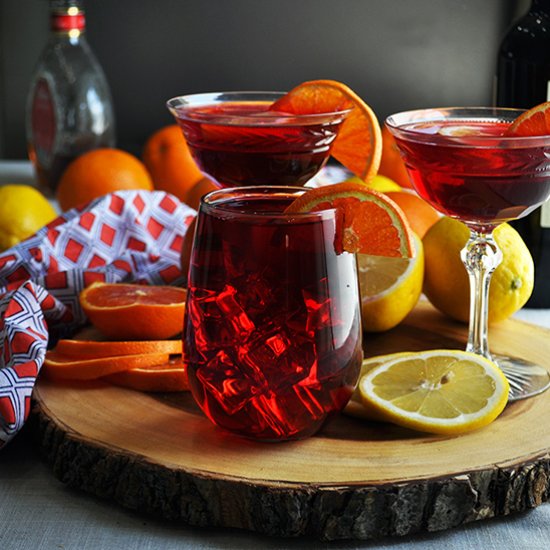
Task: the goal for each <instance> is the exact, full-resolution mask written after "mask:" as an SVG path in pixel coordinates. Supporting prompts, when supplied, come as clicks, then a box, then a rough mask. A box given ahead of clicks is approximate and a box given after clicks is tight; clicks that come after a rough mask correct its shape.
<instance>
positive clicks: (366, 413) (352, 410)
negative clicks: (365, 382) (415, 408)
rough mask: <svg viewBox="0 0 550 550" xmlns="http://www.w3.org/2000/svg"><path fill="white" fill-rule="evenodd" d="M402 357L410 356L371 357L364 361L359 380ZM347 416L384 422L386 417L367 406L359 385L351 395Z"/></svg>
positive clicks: (346, 409) (397, 354)
mask: <svg viewBox="0 0 550 550" xmlns="http://www.w3.org/2000/svg"><path fill="white" fill-rule="evenodd" d="M402 355H408V354H407V353H389V354H387V355H376V356H374V357H369V358H368V359H363V363H362V364H361V372H360V373H359V380H361V378H362V377H363V376H364V375H365V374H367V373H368V372H370V371H371V370H372V369H374V368H375V367H378V366H380V365H382V364H383V363H387V362H388V361H392V360H393V359H395V358H397V357H400V356H402ZM343 412H344V413H345V414H349V415H350V416H355V417H357V418H363V419H365V420H376V421H381V422H384V421H385V418H384V415H381V414H380V413H379V412H378V411H377V410H376V409H373V408H372V407H370V406H367V405H365V403H364V402H363V400H362V398H361V392H360V391H359V384H357V386H356V387H355V391H354V392H353V393H352V394H351V397H350V400H349V401H348V404H347V405H346V407H345V408H344V411H343Z"/></svg>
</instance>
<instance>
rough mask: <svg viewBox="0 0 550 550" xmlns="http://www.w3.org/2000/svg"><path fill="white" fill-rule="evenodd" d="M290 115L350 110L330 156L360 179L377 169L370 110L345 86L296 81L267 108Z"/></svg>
mask: <svg viewBox="0 0 550 550" xmlns="http://www.w3.org/2000/svg"><path fill="white" fill-rule="evenodd" d="M270 109H271V110H274V111H281V112H285V113H292V114H304V115H307V114H318V113H329V112H334V111H340V110H344V109H351V112H350V113H349V114H348V116H347V117H346V119H345V120H344V122H343V123H342V126H341V128H340V131H339V132H338V135H337V136H336V139H335V140H334V143H333V145H332V150H331V155H332V156H333V157H334V158H335V159H336V160H338V161H339V162H340V163H342V164H343V165H344V166H345V167H346V168H347V169H348V170H351V171H352V172H353V173H354V174H355V175H356V176H359V177H360V178H361V179H362V180H364V181H370V180H371V179H372V178H373V177H374V176H375V175H376V173H377V172H378V167H379V165H380V158H381V155H382V133H381V130H380V124H379V123H378V119H377V118H376V115H375V114H374V112H373V111H372V109H371V108H370V107H369V106H368V105H367V104H366V103H365V102H364V101H363V100H362V99H361V98H360V97H359V96H358V95H357V94H356V93H355V92H354V91H353V90H351V89H350V88H348V86H346V85H345V84H342V83H341V82H337V81H334V80H312V81H309V82H304V83H303V84H300V85H299V86H297V87H296V88H294V89H293V90H291V91H290V92H288V93H287V94H285V95H284V96H283V97H281V98H280V99H278V100H277V101H276V102H275V103H273V105H272V106H271V107H270Z"/></svg>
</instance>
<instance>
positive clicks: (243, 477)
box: [33, 303, 550, 539]
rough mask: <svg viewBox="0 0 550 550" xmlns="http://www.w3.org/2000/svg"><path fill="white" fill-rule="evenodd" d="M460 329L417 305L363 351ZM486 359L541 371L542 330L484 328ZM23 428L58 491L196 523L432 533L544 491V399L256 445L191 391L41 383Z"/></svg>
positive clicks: (549, 344) (549, 414)
mask: <svg viewBox="0 0 550 550" xmlns="http://www.w3.org/2000/svg"><path fill="white" fill-rule="evenodd" d="M465 341H466V327H465V326H464V325H462V324H459V323H454V322H452V321H449V320H448V319H446V318H445V317H443V316H442V315H440V314H439V313H437V312H436V311H435V310H433V309H432V308H431V306H429V305H427V304H425V303H421V304H420V305H419V306H418V307H417V308H416V309H415V310H414V311H413V312H412V314H411V315H410V316H409V317H408V318H407V319H406V320H405V321H404V322H403V323H402V324H401V325H399V326H398V327H397V328H396V329H394V330H392V331H389V332H387V333H384V334H381V335H366V338H365V350H366V355H367V356H371V355H376V354H380V353H391V352H395V351H406V350H420V349H430V348H459V349H463V348H464V345H465ZM490 343H491V347H492V350H493V351H494V352H496V353H503V354H515V355H518V356H521V357H523V358H525V359H530V360H532V361H537V362H539V364H542V365H543V366H544V367H545V368H547V369H548V370H550V331H549V330H546V329H542V328H538V327H535V326H533V325H529V324H527V323H523V322H521V321H513V320H509V321H505V322H503V323H500V324H498V325H493V326H491V327H490ZM34 399H35V409H34V413H33V414H34V425H35V428H36V432H37V435H38V438H39V441H40V446H41V449H42V450H43V452H44V454H45V456H46V457H47V459H48V460H49V461H50V463H51V464H52V467H53V471H54V473H55V475H56V476H57V477H59V478H60V479H61V480H62V481H63V482H65V483H67V484H69V485H71V486H74V487H78V488H80V489H82V490H85V491H88V492H91V493H93V494H96V495H98V496H100V497H104V498H109V499H112V500H115V501H117V502H119V503H120V504H121V505H123V506H125V507H128V508H132V509H135V510H139V511H141V512H144V513H147V514H154V515H157V516H161V517H164V518H168V519H172V520H174V521H178V522H181V523H182V524H189V525H198V526H226V527H238V528H243V529H250V530H254V531H258V532H261V533H265V534H269V535H274V536H285V537H289V536H302V535H307V536H314V537H318V538H321V539H340V538H355V539H370V538H375V537H380V536H395V535H405V534H410V533H414V532H418V531H423V530H440V529H448V528H451V527H456V526H458V525H461V524H463V523H467V522H470V521H474V520H479V519H485V518H490V517H495V516H500V515H506V514H510V513H514V512H518V511H522V510H526V509H529V508H532V507H535V506H538V505H539V504H541V503H542V502H544V501H546V500H547V499H548V497H549V492H550V429H549V428H548V426H549V420H548V419H549V418H550V393H545V394H542V395H540V396H537V397H535V398H532V399H529V400H524V401H518V402H515V403H513V404H510V405H508V407H507V408H506V409H505V411H504V412H503V414H502V415H501V416H500V417H499V418H498V419H497V420H496V421H495V422H493V423H492V424H491V425H489V426H488V427H486V428H484V429H482V430H479V431H477V432H472V433H469V434H465V435H462V436H455V437H442V436H432V435H427V434H423V433H417V432H413V431H409V430H406V429H403V428H399V427H396V426H391V425H388V424H382V423H374V422H372V423H369V422H366V421H361V420H358V419H355V418H352V417H348V416H345V415H338V416H336V417H335V418H334V419H333V420H331V421H330V422H329V423H328V424H327V425H326V426H325V427H324V428H323V429H322V430H321V432H319V433H318V434H317V435H316V436H314V437H311V438H309V439H306V440H303V441H295V442H286V443H258V442H254V441H250V440H247V439H243V438H241V437H238V436H234V435H232V434H229V433H227V432H224V431H222V430H220V429H218V428H216V427H214V426H213V425H212V424H211V423H210V422H209V421H208V420H207V419H206V418H205V417H204V416H203V414H202V413H201V411H200V410H199V409H198V407H197V406H196V405H195V403H194V402H193V400H192V398H191V396H190V394H189V393H174V394H146V393H139V392H134V391H131V390H126V389H123V388H119V387H114V386H109V385H107V384H102V383H94V384H91V383H87V384H83V383H80V384H67V385H59V384H53V383H51V382H48V381H46V380H40V381H39V383H38V385H37V387H36V389H35V392H34Z"/></svg>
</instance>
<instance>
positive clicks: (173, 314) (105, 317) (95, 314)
mask: <svg viewBox="0 0 550 550" xmlns="http://www.w3.org/2000/svg"><path fill="white" fill-rule="evenodd" d="M186 296H187V293H186V291H185V290H184V289H183V288H177V287H172V286H166V285H159V286H153V285H151V286H149V285H138V284H125V283H102V282H94V283H92V284H91V285H90V286H88V287H87V288H85V289H84V290H83V291H82V292H81V293H80V304H81V306H82V309H83V310H84V313H85V314H86V315H87V316H88V319H89V320H90V322H91V323H92V324H93V325H94V326H95V327H96V328H97V329H98V330H99V331H100V332H101V333H102V334H104V335H105V336H107V337H108V338H111V339H114V340H163V339H166V338H171V337H172V336H175V335H176V334H178V333H180V332H181V331H182V328H183V314H184V308H185V299H186Z"/></svg>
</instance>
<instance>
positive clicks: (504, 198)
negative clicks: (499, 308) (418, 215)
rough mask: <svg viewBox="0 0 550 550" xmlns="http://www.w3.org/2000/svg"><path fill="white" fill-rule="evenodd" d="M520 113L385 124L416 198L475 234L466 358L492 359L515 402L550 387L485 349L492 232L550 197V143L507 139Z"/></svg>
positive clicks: (449, 114)
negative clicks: (468, 353) (472, 355)
mask: <svg viewBox="0 0 550 550" xmlns="http://www.w3.org/2000/svg"><path fill="white" fill-rule="evenodd" d="M521 112H522V111H518V110H513V109H493V108H483V107H479V108H466V107H464V108H462V107H456V108H448V109H426V110H420V111H409V112H405V113H398V114H395V115H392V116H390V117H389V118H388V119H387V120H386V125H387V126H388V128H389V129H390V131H391V132H392V134H393V135H394V136H395V138H396V141H397V145H398V146H399V148H400V150H401V153H402V155H403V158H404V160H405V163H406V165H407V169H408V171H409V174H410V175H411V178H412V181H413V184H414V187H415V189H416V190H417V191H418V193H419V194H420V195H421V196H422V197H423V198H424V199H426V200H427V201H428V202H429V203H431V204H432V205H433V206H434V207H435V208H437V209H438V210H439V211H440V212H442V213H443V214H446V215H448V216H451V217H454V218H457V219H459V220H461V221H462V222H464V223H465V224H466V225H467V226H468V227H469V229H470V240H469V241H468V243H467V245H466V247H465V248H464V250H463V251H462V260H463V262H464V265H465V267H466V269H467V270H468V274H469V276H470V286H471V296H470V333H469V339H468V346H467V350H468V351H472V352H475V353H479V354H482V355H484V356H486V357H488V358H490V359H495V361H496V362H497V363H498V365H499V366H500V367H501V368H502V370H503V371H504V373H505V374H506V376H507V378H508V379H509V381H510V386H511V393H510V398H511V399H520V398H523V397H528V396H530V395H534V394H537V393H540V392H541V391H543V390H545V389H547V388H548V387H549V385H550V377H549V375H548V373H547V372H546V370H545V369H543V368H542V367H539V366H537V365H533V364H531V363H528V362H527V361H523V360H521V359H517V358H511V357H502V356H500V357H499V356H497V357H493V356H491V354H490V352H489V347H488V342H487V304H488V291H489V282H490V276H491V274H492V272H493V271H494V270H495V269H496V267H497V266H498V264H499V263H500V261H501V259H502V253H501V251H500V250H499V249H498V246H497V245H496V243H495V241H494V239H493V237H492V231H493V229H494V228H495V227H496V226H497V225H499V224H500V223H503V222H506V221H510V220H514V219H517V218H520V217H522V216H525V215H527V214H528V213H529V212H531V211H532V210H534V209H535V208H537V207H538V206H540V204H542V203H543V202H544V201H545V200H546V199H547V198H548V196H549V195H550V160H549V154H550V136H538V137H511V136H508V135H506V134H505V132H506V129H507V128H508V126H509V125H510V124H511V123H512V121H513V120H515V119H516V118H517V117H518V116H519V115H520V114H521Z"/></svg>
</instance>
